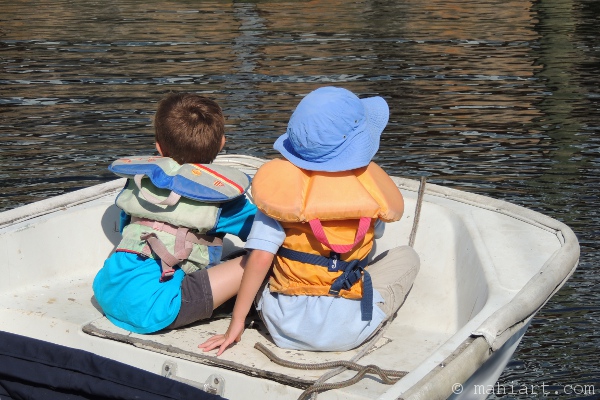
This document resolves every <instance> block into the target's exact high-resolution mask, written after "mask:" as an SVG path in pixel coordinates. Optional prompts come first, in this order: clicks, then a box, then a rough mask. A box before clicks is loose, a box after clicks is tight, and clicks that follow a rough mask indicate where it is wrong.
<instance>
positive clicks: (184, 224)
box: [109, 157, 250, 280]
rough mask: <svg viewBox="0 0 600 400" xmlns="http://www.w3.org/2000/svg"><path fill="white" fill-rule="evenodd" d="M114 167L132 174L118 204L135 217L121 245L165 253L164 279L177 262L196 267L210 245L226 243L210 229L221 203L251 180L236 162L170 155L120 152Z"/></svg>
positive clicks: (162, 255) (238, 193) (204, 260)
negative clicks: (188, 160) (121, 155)
mask: <svg viewBox="0 0 600 400" xmlns="http://www.w3.org/2000/svg"><path fill="white" fill-rule="evenodd" d="M109 170H110V171H112V172H114V173H115V174H117V175H119V176H122V177H125V178H128V180H127V185H126V186H125V188H124V189H123V191H121V193H120V194H119V196H118V197H117V200H116V205H117V206H118V207H119V208H121V209H122V210H123V211H125V212H126V213H127V214H129V215H131V217H132V220H131V223H130V224H129V225H127V226H126V227H125V228H124V230H123V238H122V240H121V242H120V243H119V245H118V246H117V251H125V252H131V253H137V254H141V255H144V256H146V257H153V258H156V259H160V260H161V264H162V267H163V274H162V277H161V280H165V279H168V278H169V277H170V276H171V275H173V273H174V270H173V268H174V267H175V266H176V265H179V267H180V268H181V269H182V270H184V272H186V273H191V272H194V271H196V270H198V269H201V268H205V267H206V266H207V265H208V264H209V251H208V246H222V243H223V242H222V239H221V238H219V237H215V236H209V235H206V232H208V231H210V230H211V229H213V228H214V227H215V226H216V223H217V221H218V218H219V213H220V209H221V208H220V206H221V203H224V202H227V201H231V200H233V199H235V198H237V197H239V196H243V195H244V193H246V191H247V190H248V188H249V186H250V178H249V177H248V175H246V174H245V173H243V172H241V171H239V170H237V169H235V168H232V167H227V166H221V165H212V164H210V165H207V164H184V165H180V164H178V163H177V162H176V161H174V160H173V159H171V158H169V157H129V158H121V159H119V160H116V161H114V162H113V163H112V164H111V165H110V167H109Z"/></svg>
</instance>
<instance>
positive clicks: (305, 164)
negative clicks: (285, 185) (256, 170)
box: [273, 96, 390, 172]
mask: <svg viewBox="0 0 600 400" xmlns="http://www.w3.org/2000/svg"><path fill="white" fill-rule="evenodd" d="M360 101H361V102H362V103H363V106H364V107H365V112H366V116H367V122H366V127H365V131H364V132H361V133H359V134H357V135H355V136H353V137H352V138H350V139H349V140H347V141H346V142H345V143H344V144H343V145H342V146H340V147H338V148H337V149H336V150H335V153H334V154H333V155H332V156H331V158H328V159H327V160H326V161H322V162H315V161H313V160H306V159H304V158H302V157H301V156H300V155H299V154H298V153H297V152H296V151H295V150H294V147H293V146H292V143H291V142H290V140H289V137H288V134H287V133H284V134H283V135H281V136H280V137H279V138H278V139H277V140H276V141H275V144H273V148H274V149H275V150H277V151H279V152H280V153H281V154H282V155H283V156H284V157H285V158H286V159H288V160H289V161H290V162H291V163H292V164H294V165H295V166H297V167H298V168H302V169H306V170H309V171H323V172H339V171H348V170H351V169H356V168H362V167H364V166H366V165H369V163H370V162H371V159H372V158H373V156H375V153H377V150H378V149H379V138H380V137H381V133H382V132H383V130H384V129H385V127H386V125H387V123H388V119H389V117H390V110H389V107H388V105H387V102H386V101H385V100H384V99H383V98H382V97H378V96H377V97H369V98H366V99H360Z"/></svg>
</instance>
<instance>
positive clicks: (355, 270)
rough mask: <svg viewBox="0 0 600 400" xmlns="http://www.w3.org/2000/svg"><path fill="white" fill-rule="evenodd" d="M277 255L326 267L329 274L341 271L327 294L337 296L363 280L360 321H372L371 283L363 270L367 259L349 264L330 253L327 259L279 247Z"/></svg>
mask: <svg viewBox="0 0 600 400" xmlns="http://www.w3.org/2000/svg"><path fill="white" fill-rule="evenodd" d="M277 255H279V256H281V257H283V258H287V259H289V260H292V261H298V262H302V263H306V264H313V265H318V266H321V267H326V268H327V270H328V271H329V272H336V271H343V272H342V274H341V275H340V276H338V277H337V278H336V279H335V281H333V283H332V284H331V287H330V288H329V294H330V295H332V296H339V295H340V291H341V290H342V289H345V290H350V288H351V287H352V286H353V285H354V284H355V283H356V282H358V281H359V280H360V279H361V277H362V278H363V296H362V299H361V300H360V309H361V320H363V321H371V320H372V319H373V282H372V280H371V275H369V272H368V271H367V270H366V269H365V267H366V266H367V264H368V259H367V257H365V258H363V259H362V260H352V261H350V262H348V261H343V260H340V259H339V256H340V254H339V253H336V252H332V253H331V255H330V256H329V257H324V256H321V255H318V254H311V253H305V252H302V251H296V250H292V249H288V248H286V247H280V248H279V250H278V251H277Z"/></svg>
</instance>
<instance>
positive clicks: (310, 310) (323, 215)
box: [199, 87, 419, 355]
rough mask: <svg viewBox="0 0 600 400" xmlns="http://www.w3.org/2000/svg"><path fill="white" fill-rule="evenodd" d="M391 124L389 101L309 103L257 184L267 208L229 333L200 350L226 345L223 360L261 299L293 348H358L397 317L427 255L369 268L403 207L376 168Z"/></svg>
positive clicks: (325, 93) (330, 93)
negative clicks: (385, 225)
mask: <svg viewBox="0 0 600 400" xmlns="http://www.w3.org/2000/svg"><path fill="white" fill-rule="evenodd" d="M388 118H389V109H388V105H387V103H386V101H385V100H384V99H383V98H381V97H370V98H365V99H359V98H358V97H357V96H356V95H355V94H354V93H352V92H350V91H349V90H346V89H343V88H338V87H322V88H319V89H317V90H315V91H313V92H311V93H310V94H308V95H307V96H306V97H305V98H304V99H302V101H301V102H300V104H299V105H298V106H297V108H296V110H295V111H294V113H293V114H292V117H291V118H290V121H289V124H288V129H287V131H286V133H285V134H283V135H282V136H281V137H279V138H278V139H277V141H276V142H275V144H274V148H275V149H277V150H278V151H279V152H280V153H281V154H282V155H283V156H284V157H285V159H276V160H272V161H269V162H267V163H265V164H264V165H263V166H261V167H260V169H259V170H258V171H257V173H256V175H255V177H254V179H253V181H252V194H253V199H254V202H255V204H256V206H257V207H258V210H259V211H257V214H256V216H255V219H254V223H253V225H252V229H251V232H250V235H249V236H248V241H247V242H246V249H249V250H251V253H250V256H249V258H248V261H247V264H246V268H245V271H244V276H243V278H242V283H241V286H240V291H239V292H238V296H237V300H236V304H235V307H234V311H233V316H232V320H231V323H230V325H229V328H228V330H227V332H226V333H225V334H223V335H215V336H213V337H212V338H210V339H209V340H207V341H206V342H204V343H202V344H201V345H200V346H199V347H200V348H202V349H204V351H209V350H211V349H214V348H216V347H219V350H218V352H217V355H220V354H221V353H222V352H223V351H224V350H225V349H226V348H227V347H228V346H229V345H230V344H232V343H233V342H234V341H239V340H241V335H242V333H243V331H244V322H245V318H246V316H247V314H248V312H249V310H250V307H251V305H252V302H253V300H254V299H255V296H256V295H257V294H258V296H256V298H257V300H256V303H257V309H258V310H259V313H260V315H261V317H262V319H263V321H264V323H265V325H266V327H267V329H268V330H269V333H270V334H271V336H272V338H273V340H274V341H275V343H276V344H277V345H278V346H279V347H282V348H289V349H297V350H313V351H344V350H349V349H352V348H354V347H357V346H359V345H360V344H362V343H363V342H364V341H365V340H367V339H368V338H369V337H371V336H372V335H373V333H374V332H375V331H376V330H377V328H378V327H379V326H381V325H382V324H383V323H384V322H385V321H387V320H388V319H389V318H390V317H391V316H393V315H394V314H395V313H396V311H397V310H398V308H399V307H400V306H401V305H402V303H403V302H404V299H405V297H406V295H407V293H408V291H409V290H410V288H411V286H412V284H413V282H414V279H415V277H416V274H417V272H418V270H419V257H418V255H417V254H416V253H415V251H414V250H413V249H412V248H411V247H408V246H401V247H397V248H394V249H392V250H390V251H389V252H388V253H387V255H386V256H385V257H383V258H381V259H380V260H379V261H377V262H376V263H374V264H373V265H369V260H370V258H369V255H370V253H371V250H372V248H373V242H374V239H375V238H376V237H379V236H380V235H381V233H382V232H381V231H382V228H383V224H382V223H381V222H393V221H398V220H399V219H400V217H401V216H402V213H403V209H404V202H403V198H402V195H401V194H400V191H399V190H398V188H397V187H396V185H395V184H394V182H393V181H392V179H391V178H390V177H389V176H388V175H387V174H386V173H385V172H384V171H383V170H382V169H381V168H380V167H379V166H377V165H376V164H375V163H373V162H372V161H371V159H372V158H373V156H374V155H375V153H376V152H377V150H378V148H379V139H380V136H381V133H382V131H383V130H384V128H385V126H386V124H387V121H388ZM271 267H272V268H271ZM269 272H271V273H270V276H269V281H268V284H267V285H266V286H264V288H262V289H261V287H262V284H263V280H264V279H265V277H266V276H267V274H269ZM341 332H343V334H340V333H341Z"/></svg>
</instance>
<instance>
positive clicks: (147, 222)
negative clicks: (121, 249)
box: [131, 217, 223, 246]
mask: <svg viewBox="0 0 600 400" xmlns="http://www.w3.org/2000/svg"><path fill="white" fill-rule="evenodd" d="M131 223H132V224H139V225H144V226H147V227H149V228H152V229H155V230H157V231H161V232H166V233H170V234H171V235H177V230H178V229H179V227H177V226H175V225H173V224H169V223H168V222H162V221H155V220H153V219H148V218H140V217H131ZM185 240H186V241H188V242H192V243H195V244H200V245H204V246H223V239H222V238H220V237H218V236H211V235H203V234H201V233H195V232H193V231H188V233H187V235H186V238H185Z"/></svg>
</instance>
